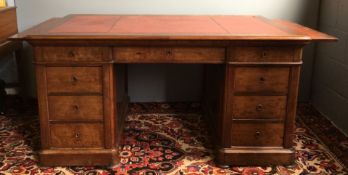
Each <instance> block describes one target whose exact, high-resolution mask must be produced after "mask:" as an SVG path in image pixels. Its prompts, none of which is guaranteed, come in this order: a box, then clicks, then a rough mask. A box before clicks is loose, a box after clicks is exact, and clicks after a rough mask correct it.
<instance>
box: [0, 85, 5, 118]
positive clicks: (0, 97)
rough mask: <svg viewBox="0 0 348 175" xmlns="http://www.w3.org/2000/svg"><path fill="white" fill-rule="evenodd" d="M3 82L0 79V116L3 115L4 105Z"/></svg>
mask: <svg viewBox="0 0 348 175" xmlns="http://www.w3.org/2000/svg"><path fill="white" fill-rule="evenodd" d="M5 85H6V83H5V81H4V80H1V79H0V115H4V114H5V105H6V91H5Z"/></svg>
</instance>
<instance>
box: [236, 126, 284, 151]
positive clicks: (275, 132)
mask: <svg viewBox="0 0 348 175" xmlns="http://www.w3.org/2000/svg"><path fill="white" fill-rule="evenodd" d="M231 133H232V134H231V143H232V146H282V145H283V137H284V124H283V123H262V122H260V123H258V122H250V123H247V122H245V123H244V122H235V123H233V124H232V127H231Z"/></svg>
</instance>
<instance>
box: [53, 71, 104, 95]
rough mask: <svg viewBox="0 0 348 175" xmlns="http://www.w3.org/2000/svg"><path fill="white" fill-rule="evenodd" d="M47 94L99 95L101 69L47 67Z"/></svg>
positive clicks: (100, 90) (100, 89)
mask: <svg viewBox="0 0 348 175" xmlns="http://www.w3.org/2000/svg"><path fill="white" fill-rule="evenodd" d="M47 91H48V93H101V92H102V69H101V67H47Z"/></svg>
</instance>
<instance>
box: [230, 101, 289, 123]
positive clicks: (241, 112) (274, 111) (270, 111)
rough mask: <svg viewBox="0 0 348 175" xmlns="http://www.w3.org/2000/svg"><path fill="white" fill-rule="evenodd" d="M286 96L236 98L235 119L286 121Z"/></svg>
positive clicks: (234, 105) (234, 106)
mask: <svg viewBox="0 0 348 175" xmlns="http://www.w3.org/2000/svg"><path fill="white" fill-rule="evenodd" d="M286 99H287V98H286V96H235V97H234V104H233V118H234V119H284V118H285V111H286Z"/></svg>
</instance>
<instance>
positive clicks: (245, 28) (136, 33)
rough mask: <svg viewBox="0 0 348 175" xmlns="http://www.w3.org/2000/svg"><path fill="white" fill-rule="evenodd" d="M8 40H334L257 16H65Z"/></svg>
mask: <svg viewBox="0 0 348 175" xmlns="http://www.w3.org/2000/svg"><path fill="white" fill-rule="evenodd" d="M12 39H24V40H30V39H32V40H34V39H161V40H163V39H164V40H165V39H167V40H185V39H187V40H336V38H335V37H332V36H329V35H326V34H324V33H321V32H318V31H315V30H313V29H310V28H307V27H304V26H301V25H298V24H295V23H292V22H288V21H283V20H269V19H266V18H264V17H261V16H184V15H180V16H178V15H175V16H174V15H171V16H170V15H68V16H66V17H64V18H53V19H50V20H48V21H45V22H43V23H41V24H39V25H37V26H35V27H33V28H31V29H28V30H27V31H24V32H22V33H20V34H17V35H15V36H13V37H12Z"/></svg>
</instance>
